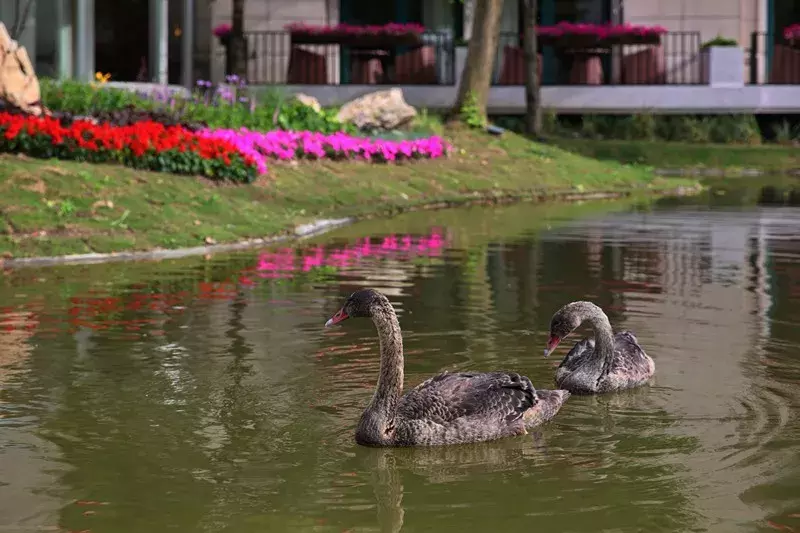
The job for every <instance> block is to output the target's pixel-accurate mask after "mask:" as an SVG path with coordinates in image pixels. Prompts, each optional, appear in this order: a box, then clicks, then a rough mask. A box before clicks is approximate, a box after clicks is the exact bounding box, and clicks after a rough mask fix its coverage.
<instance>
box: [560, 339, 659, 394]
mask: <svg viewBox="0 0 800 533" xmlns="http://www.w3.org/2000/svg"><path fill="white" fill-rule="evenodd" d="M594 349H595V340H594V339H593V338H588V339H583V340H581V341H578V342H576V343H575V346H573V347H572V349H571V350H570V351H569V353H568V354H567V356H566V357H565V358H564V360H563V361H562V362H561V364H560V365H559V366H558V369H557V370H556V384H557V385H558V386H559V387H563V388H567V389H569V390H570V391H572V392H576V393H597V392H608V391H612V390H620V389H627V388H631V387H636V386H639V385H642V384H644V383H645V382H647V380H649V379H650V378H651V377H652V376H653V374H654V373H655V364H654V363H653V360H652V359H651V358H650V356H648V355H647V353H645V351H644V349H643V348H642V347H641V346H640V345H639V342H638V339H637V338H636V336H635V335H634V334H633V333H632V332H630V331H621V332H619V333H617V334H616V335H614V355H613V356H612V358H611V361H610V363H609V365H608V367H604V368H601V367H599V366H598V365H591V364H589V363H590V361H591V358H592V356H593V354H594Z"/></svg>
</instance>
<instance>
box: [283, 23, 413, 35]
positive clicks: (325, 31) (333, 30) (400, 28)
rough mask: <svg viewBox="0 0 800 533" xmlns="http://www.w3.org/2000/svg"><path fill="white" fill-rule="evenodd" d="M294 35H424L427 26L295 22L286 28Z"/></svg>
mask: <svg viewBox="0 0 800 533" xmlns="http://www.w3.org/2000/svg"><path fill="white" fill-rule="evenodd" d="M284 28H285V29H286V30H287V31H290V32H292V33H310V34H314V35H330V34H345V35H405V34H407V33H416V34H419V33H422V32H424V31H425V26H422V25H421V24H413V23H412V24H399V23H396V22H391V23H389V24H384V25H382V26H359V25H354V24H337V25H335V26H322V25H311V24H304V23H302V22H295V23H292V24H287V25H286V26H285V27H284Z"/></svg>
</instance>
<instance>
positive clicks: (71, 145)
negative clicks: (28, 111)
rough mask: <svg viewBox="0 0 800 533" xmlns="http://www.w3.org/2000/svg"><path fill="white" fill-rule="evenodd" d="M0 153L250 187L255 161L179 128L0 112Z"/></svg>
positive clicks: (213, 139)
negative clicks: (66, 122) (117, 165)
mask: <svg viewBox="0 0 800 533" xmlns="http://www.w3.org/2000/svg"><path fill="white" fill-rule="evenodd" d="M0 152H11V153H22V154H25V155H29V156H31V157H38V158H58V159H70V160H76V161H89V162H93V163H103V162H117V163H122V164H123V165H126V166H130V167H134V168H141V169H146V170H154V171H159V172H172V173H175V174H188V175H203V176H207V177H209V178H214V179H229V180H232V181H237V182H250V181H252V180H253V179H254V178H255V176H256V174H257V166H256V161H255V160H254V159H253V158H251V157H249V156H248V155H247V154H244V153H242V152H240V151H237V149H236V146H234V145H233V144H232V143H231V142H229V141H227V140H225V139H224V138H222V137H214V136H208V135H197V134H195V133H193V132H191V131H189V130H187V129H185V128H183V127H180V126H164V125H163V124H159V123H157V122H136V123H135V124H132V125H128V126H112V125H111V124H107V123H106V124H95V123H93V122H91V121H87V120H75V121H73V122H72V123H71V124H70V125H69V126H65V125H64V124H62V123H61V122H60V121H59V120H58V119H57V118H52V117H34V116H30V115H21V114H13V113H8V112H2V113H0Z"/></svg>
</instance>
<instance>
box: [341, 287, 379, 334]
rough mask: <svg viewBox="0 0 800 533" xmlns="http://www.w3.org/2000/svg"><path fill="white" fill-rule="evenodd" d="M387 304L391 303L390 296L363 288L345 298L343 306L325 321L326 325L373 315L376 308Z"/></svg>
mask: <svg viewBox="0 0 800 533" xmlns="http://www.w3.org/2000/svg"><path fill="white" fill-rule="evenodd" d="M387 305H390V304H389V300H388V298H386V296H384V295H383V294H381V293H379V292H378V291H376V290H375V289H361V290H360V291H356V292H354V293H353V294H351V295H350V296H349V297H348V298H347V300H345V302H344V305H343V306H342V308H341V309H339V310H338V311H337V312H336V314H335V315H333V316H332V317H331V318H330V319H329V320H328V321H327V322H325V327H326V328H329V327H331V326H333V325H334V324H338V323H339V322H341V321H343V320H347V319H348V318H359V317H365V318H368V317H371V316H372V314H373V312H374V311H375V309H378V308H381V307H385V306H387Z"/></svg>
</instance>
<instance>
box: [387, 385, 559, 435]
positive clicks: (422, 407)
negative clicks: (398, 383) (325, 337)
mask: <svg viewBox="0 0 800 533" xmlns="http://www.w3.org/2000/svg"><path fill="white" fill-rule="evenodd" d="M541 392H551V391H541ZM558 392H561V393H562V394H556V395H548V396H546V397H545V396H544V395H541V397H540V394H539V391H537V390H536V389H535V388H534V387H533V384H532V383H531V381H530V379H528V378H527V377H525V376H521V375H519V374H517V373H515V372H481V373H478V372H454V373H448V372H445V373H442V374H439V375H436V376H434V377H432V378H430V379H428V380H427V381H425V382H423V383H421V384H420V385H419V386H417V387H415V388H414V389H412V390H411V391H409V392H408V394H406V395H405V396H403V397H402V398H401V399H400V403H399V404H398V406H397V421H398V422H397V430H396V437H395V443H394V444H395V445H420V444H422V445H438V444H458V443H466V442H479V441H486V440H493V439H497V438H502V437H508V436H513V435H522V434H525V433H527V429H526V427H532V426H533V425H538V424H541V423H542V422H545V421H547V420H549V419H550V418H552V417H553V416H555V414H556V413H557V412H558V409H559V408H560V406H561V404H563V402H564V401H565V400H566V399H567V397H568V396H569V393H567V392H566V391H558ZM545 403H546V404H547V405H546V406H545V405H544V404H545ZM545 407H547V408H545ZM534 422H535V424H534Z"/></svg>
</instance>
